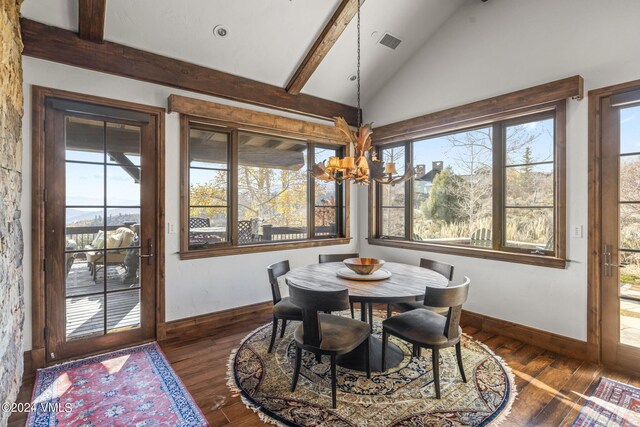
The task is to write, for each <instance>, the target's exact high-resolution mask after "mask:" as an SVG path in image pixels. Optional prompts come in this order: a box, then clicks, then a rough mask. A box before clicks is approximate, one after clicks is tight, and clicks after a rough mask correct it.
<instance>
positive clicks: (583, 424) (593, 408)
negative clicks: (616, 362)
mask: <svg viewBox="0 0 640 427" xmlns="http://www.w3.org/2000/svg"><path fill="white" fill-rule="evenodd" d="M573 426H574V427H591V426H593V427H595V426H598V427H637V426H640V388H636V387H632V386H630V385H628V384H623V383H619V382H617V381H614V380H611V379H609V378H605V377H602V378H600V383H599V384H598V387H596V390H595V391H594V392H593V394H592V395H591V397H589V400H588V401H587V403H586V404H585V405H584V406H583V408H582V410H581V411H580V414H579V415H578V418H576V420H575V421H574V423H573Z"/></svg>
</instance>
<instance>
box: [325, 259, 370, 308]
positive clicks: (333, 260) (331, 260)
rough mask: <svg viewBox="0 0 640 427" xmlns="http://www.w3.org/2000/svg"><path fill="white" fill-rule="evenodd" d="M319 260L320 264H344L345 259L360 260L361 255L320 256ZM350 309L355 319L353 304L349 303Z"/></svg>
mask: <svg viewBox="0 0 640 427" xmlns="http://www.w3.org/2000/svg"><path fill="white" fill-rule="evenodd" d="M318 258H319V260H318V262H319V263H320V264H324V263H325V262H342V261H344V260H345V259H349V258H360V254H359V253H358V252H353V253H350V254H320V256H319V257H318ZM363 304H364V303H363ZM349 308H350V309H351V318H352V319H355V314H354V310H353V303H352V302H349Z"/></svg>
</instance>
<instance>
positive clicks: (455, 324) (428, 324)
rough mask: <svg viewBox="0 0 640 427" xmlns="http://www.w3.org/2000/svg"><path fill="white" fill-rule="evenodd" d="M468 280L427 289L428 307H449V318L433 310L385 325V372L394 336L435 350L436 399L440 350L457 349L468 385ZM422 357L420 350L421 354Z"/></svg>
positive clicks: (411, 313)
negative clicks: (464, 322) (463, 321)
mask: <svg viewBox="0 0 640 427" xmlns="http://www.w3.org/2000/svg"><path fill="white" fill-rule="evenodd" d="M470 282H471V281H470V280H469V278H468V277H465V278H464V282H463V283H462V284H461V285H457V286H448V287H446V288H435V287H430V286H427V289H426V290H425V294H424V304H425V305H427V306H431V307H448V308H449V309H448V311H447V315H446V316H443V315H441V314H438V313H434V312H433V311H431V310H411V311H407V312H406V313H401V314H398V315H397V316H393V317H391V318H389V319H386V320H384V321H383V322H382V369H383V370H385V369H386V365H385V362H386V361H385V358H386V352H387V343H388V340H389V335H390V334H391V335H394V336H396V337H398V338H400V339H402V340H404V341H407V342H409V343H411V344H413V345H414V348H417V349H420V348H421V347H426V348H429V349H431V363H432V365H433V380H434V384H435V388H436V398H437V399H440V364H439V362H440V350H441V349H443V348H447V347H452V346H455V347H456V358H457V359H458V368H459V369H460V376H461V377H462V381H463V382H465V383H466V382H467V377H466V376H465V374H464V366H463V365H462V352H461V346H460V337H461V336H462V328H460V315H461V313H462V305H463V304H464V303H465V302H466V301H467V295H468V294H469V283H470ZM418 355H419V350H418Z"/></svg>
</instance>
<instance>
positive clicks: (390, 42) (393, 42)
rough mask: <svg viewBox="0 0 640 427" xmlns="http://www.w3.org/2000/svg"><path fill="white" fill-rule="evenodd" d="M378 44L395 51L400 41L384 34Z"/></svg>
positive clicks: (388, 34)
mask: <svg viewBox="0 0 640 427" xmlns="http://www.w3.org/2000/svg"><path fill="white" fill-rule="evenodd" d="M378 43H380V44H381V45H383V46H386V47H388V48H389V49H391V50H396V48H397V47H398V45H399V44H400V43H402V40H400V39H399V38H397V37H396V36H393V35H391V34H390V33H384V36H382V38H381V39H380V41H379V42H378Z"/></svg>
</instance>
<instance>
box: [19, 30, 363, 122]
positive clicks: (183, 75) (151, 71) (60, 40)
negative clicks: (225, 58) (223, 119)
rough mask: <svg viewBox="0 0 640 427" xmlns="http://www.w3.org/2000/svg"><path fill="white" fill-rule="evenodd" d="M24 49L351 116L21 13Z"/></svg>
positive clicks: (330, 104)
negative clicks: (88, 38)
mask: <svg viewBox="0 0 640 427" xmlns="http://www.w3.org/2000/svg"><path fill="white" fill-rule="evenodd" d="M20 23H21V30H22V41H23V43H24V55H26V56H31V57H34V58H40V59H45V60H48V61H54V62H59V63H61V64H66V65H72V66H75V67H81V68H86V69H89V70H93V71H100V72H103V73H109V74H115V75H117V76H121V77H128V78H132V79H136V80H141V81H145V82H150V83H155V84H159V85H163V86H170V87H174V88H178V89H183V90H188V91H192V92H198V93H203V94H206V95H210V96H215V97H219V98H226V99H231V100H234V101H239V102H244V103H247V104H253V105H260V106H262V107H268V108H273V109H276V110H281V111H288V112H292V113H297V114H302V115H306V116H310V117H317V118H321V119H327V120H333V117H336V116H341V117H344V118H345V119H346V120H347V121H348V122H349V123H350V124H353V125H355V124H356V122H357V116H358V114H357V111H358V110H357V109H356V108H355V107H352V106H350V105H345V104H340V103H338V102H334V101H329V100H326V99H322V98H317V97H314V96H311V95H305V94H301V95H290V94H288V93H287V92H286V90H285V89H284V88H281V87H277V86H273V85H269V84H266V83H261V82H257V81H255V80H250V79H247V78H244V77H239V76H234V75H233V74H228V73H224V72H222V71H217V70H213V69H211V68H206V67H202V66H199V65H195V64H191V63H189V62H185V61H180V60H178V59H173V58H168V57H166V56H162V55H157V54H154V53H151V52H146V51H143V50H140V49H135V48H132V47H128V46H124V45H121V44H117V43H113V42H109V41H105V42H104V43H102V44H97V43H92V42H88V41H86V40H82V39H81V38H79V37H78V35H77V34H76V33H74V32H72V31H69V30H64V29H62V28H57V27H52V26H49V25H45V24H42V23H39V22H35V21H32V20H29V19H26V18H22V19H21V20H20Z"/></svg>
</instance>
